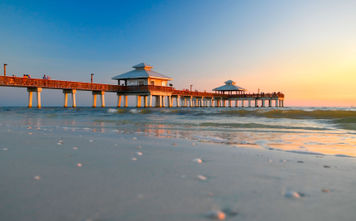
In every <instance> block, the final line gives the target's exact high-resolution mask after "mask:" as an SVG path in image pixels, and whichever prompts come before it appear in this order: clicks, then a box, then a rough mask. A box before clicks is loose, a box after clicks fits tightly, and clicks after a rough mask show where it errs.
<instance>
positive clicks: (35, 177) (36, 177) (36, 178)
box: [33, 176, 41, 180]
mask: <svg viewBox="0 0 356 221" xmlns="http://www.w3.org/2000/svg"><path fill="white" fill-rule="evenodd" d="M33 179H34V180H40V179H41V177H40V176H34V177H33Z"/></svg>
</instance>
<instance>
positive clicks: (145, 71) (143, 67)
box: [112, 63, 172, 81]
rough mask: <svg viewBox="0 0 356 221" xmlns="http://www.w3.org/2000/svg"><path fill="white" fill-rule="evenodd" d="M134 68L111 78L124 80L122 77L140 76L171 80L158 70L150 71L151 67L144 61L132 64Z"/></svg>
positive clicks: (134, 77)
mask: <svg viewBox="0 0 356 221" xmlns="http://www.w3.org/2000/svg"><path fill="white" fill-rule="evenodd" d="M132 67H133V68H135V70H132V71H129V72H126V73H123V74H119V75H116V76H115V77H113V78H112V79H113V80H124V79H142V78H149V77H150V78H160V79H164V80H168V81H169V80H172V78H170V77H168V76H166V75H164V74H160V73H158V72H155V71H152V70H151V69H152V68H153V67H152V66H151V65H148V64H145V63H140V64H137V65H134V66H132Z"/></svg>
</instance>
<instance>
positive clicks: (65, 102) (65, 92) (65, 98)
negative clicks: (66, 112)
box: [63, 89, 77, 108]
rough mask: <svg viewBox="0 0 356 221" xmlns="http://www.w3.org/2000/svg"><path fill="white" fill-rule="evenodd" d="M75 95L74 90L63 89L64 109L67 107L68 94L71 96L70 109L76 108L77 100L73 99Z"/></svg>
mask: <svg viewBox="0 0 356 221" xmlns="http://www.w3.org/2000/svg"><path fill="white" fill-rule="evenodd" d="M76 93H77V90H76V89H64V90H63V94H64V107H65V108H67V107H68V94H71V95H72V107H73V108H75V107H77V100H76V97H75V94H76Z"/></svg>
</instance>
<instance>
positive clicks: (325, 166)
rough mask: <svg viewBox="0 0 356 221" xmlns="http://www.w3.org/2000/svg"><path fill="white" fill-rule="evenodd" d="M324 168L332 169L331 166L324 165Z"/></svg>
mask: <svg viewBox="0 0 356 221" xmlns="http://www.w3.org/2000/svg"><path fill="white" fill-rule="evenodd" d="M323 167H324V168H330V167H331V166H329V165H324V166H323Z"/></svg>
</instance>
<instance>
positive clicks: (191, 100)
mask: <svg viewBox="0 0 356 221" xmlns="http://www.w3.org/2000/svg"><path fill="white" fill-rule="evenodd" d="M189 106H190V107H193V97H190V98H189Z"/></svg>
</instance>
